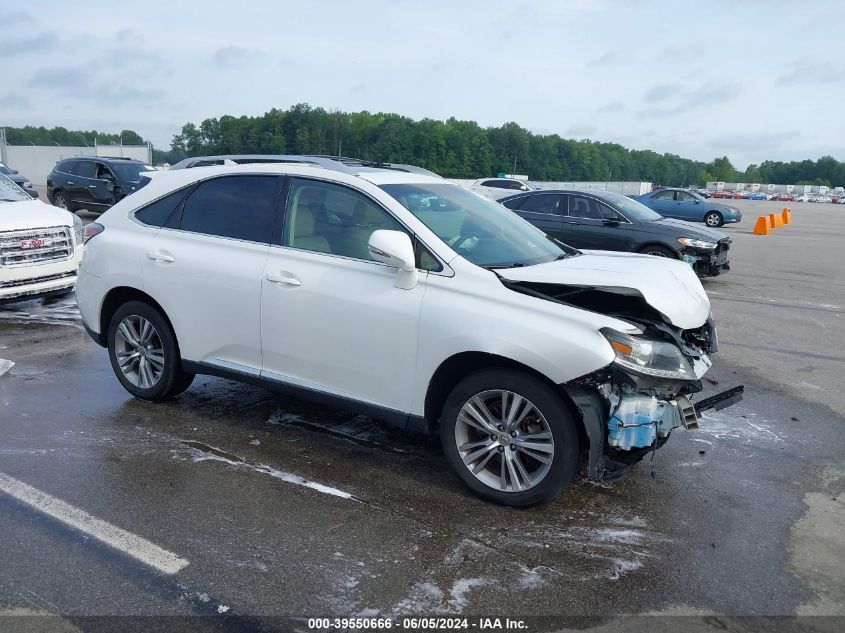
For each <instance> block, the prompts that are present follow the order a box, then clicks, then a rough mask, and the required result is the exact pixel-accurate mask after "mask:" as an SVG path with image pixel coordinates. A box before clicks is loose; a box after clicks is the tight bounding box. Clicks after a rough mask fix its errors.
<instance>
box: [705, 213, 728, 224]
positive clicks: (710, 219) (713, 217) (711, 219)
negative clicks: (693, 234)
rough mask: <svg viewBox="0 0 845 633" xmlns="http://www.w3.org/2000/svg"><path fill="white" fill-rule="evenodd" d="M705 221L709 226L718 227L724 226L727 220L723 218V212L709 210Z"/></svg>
mask: <svg viewBox="0 0 845 633" xmlns="http://www.w3.org/2000/svg"><path fill="white" fill-rule="evenodd" d="M704 223H705V224H706V225H707V226H712V227H718V226H722V225H723V224H724V223H725V221H724V219H723V218H722V214H721V213H719V212H718V211H708V212H707V214H706V215H705V216H704Z"/></svg>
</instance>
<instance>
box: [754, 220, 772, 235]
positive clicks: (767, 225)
mask: <svg viewBox="0 0 845 633" xmlns="http://www.w3.org/2000/svg"><path fill="white" fill-rule="evenodd" d="M771 230H772V220H771V218H770V217H769V216H768V215H761V216H760V217H759V218H757V224H755V225H754V235H768V234H769V231H771Z"/></svg>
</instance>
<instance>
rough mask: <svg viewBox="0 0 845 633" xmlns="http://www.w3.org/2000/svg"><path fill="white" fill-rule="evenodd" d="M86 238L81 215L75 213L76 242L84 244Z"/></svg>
mask: <svg viewBox="0 0 845 633" xmlns="http://www.w3.org/2000/svg"><path fill="white" fill-rule="evenodd" d="M84 238H85V231H84V229H83V228H82V220H80V219H79V216H78V215H76V214H75V213H74V214H73V239H74V240H75V241H76V244H77V245H79V244H82V241H83V239H84Z"/></svg>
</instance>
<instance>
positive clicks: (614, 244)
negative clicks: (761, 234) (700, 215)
mask: <svg viewBox="0 0 845 633" xmlns="http://www.w3.org/2000/svg"><path fill="white" fill-rule="evenodd" d="M500 202H501V203H502V204H503V205H505V206H506V207H507V208H509V209H511V210H513V211H514V212H515V213H516V214H517V215H519V216H520V217H522V218H523V219H525V220H528V221H529V222H531V223H532V224H533V225H534V226H536V227H537V228H539V229H541V230H543V231H545V232H546V234H548V235H550V236H552V237H554V238H556V239H558V240H560V241H561V242H564V243H566V244H569V245H570V246H574V247H576V248H583V249H591V250H603V251H625V252H629V253H645V254H647V255H657V256H659V257H669V258H672V259H681V260H683V261H685V262H687V263H689V264H691V265H692V267H693V269H694V270H695V272H696V274H697V275H698V276H699V277H711V276H716V275H719V274H720V273H722V272H725V271H727V270H730V264H729V262H728V250H729V249H730V245H731V240H730V238H728V236H727V235H725V234H724V233H722V232H721V231H717V230H715V229H711V228H705V227H701V226H697V225H695V224H692V223H690V222H684V221H682V220H674V219H669V218H664V217H662V216H661V215H659V214H658V213H656V212H654V211H652V210H651V209H649V208H648V207H646V206H644V205H642V204H640V203H639V202H637V201H636V200H632V199H631V198H628V197H626V196H623V195H620V194H617V193H611V192H607V191H579V190H577V189H573V190H542V191H530V192H526V193H520V194H516V195H514V196H509V197H508V198H505V199H503V200H500Z"/></svg>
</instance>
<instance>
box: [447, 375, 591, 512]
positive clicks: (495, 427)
mask: <svg viewBox="0 0 845 633" xmlns="http://www.w3.org/2000/svg"><path fill="white" fill-rule="evenodd" d="M575 424H576V422H575V420H574V418H573V417H572V414H571V413H570V412H569V410H568V409H567V407H566V405H565V404H564V402H563V400H562V399H561V397H560V395H558V394H557V393H556V392H555V391H554V390H553V389H552V388H551V387H550V386H549V385H547V384H546V383H544V382H543V381H541V380H540V379H538V378H535V377H533V376H530V375H528V374H526V373H523V372H520V371H515V370H511V369H490V370H482V371H479V372H476V373H474V374H471V375H470V376H468V377H467V378H465V379H464V380H462V381H461V382H460V383H458V385H457V386H456V387H455V388H454V389H453V390H452V393H451V394H449V397H448V398H447V400H446V403H445V405H444V407H443V415H442V416H441V419H440V441H441V443H442V445H443V450H444V452H445V454H446V459H447V460H448V462H449V465H450V466H451V467H452V469H453V470H454V471H455V473H457V475H458V477H460V478H461V480H462V481H463V482H464V483H465V484H466V485H467V486H468V487H469V488H470V489H471V490H472V491H473V492H475V493H476V494H477V495H479V496H481V497H483V498H484V499H487V500H488V501H493V502H494V503H500V504H502V505H509V506H528V505H534V504H538V503H544V502H547V501H550V500H551V499H553V498H555V497H556V496H557V495H558V493H559V492H560V491H561V489H563V487H564V486H566V485H568V484H569V483H570V482H571V481H572V479H573V478H574V477H575V474H576V472H577V470H578V462H579V455H580V449H579V440H578V431H577V428H576V426H575Z"/></svg>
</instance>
